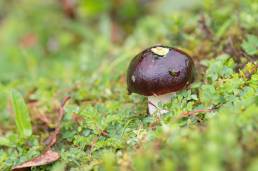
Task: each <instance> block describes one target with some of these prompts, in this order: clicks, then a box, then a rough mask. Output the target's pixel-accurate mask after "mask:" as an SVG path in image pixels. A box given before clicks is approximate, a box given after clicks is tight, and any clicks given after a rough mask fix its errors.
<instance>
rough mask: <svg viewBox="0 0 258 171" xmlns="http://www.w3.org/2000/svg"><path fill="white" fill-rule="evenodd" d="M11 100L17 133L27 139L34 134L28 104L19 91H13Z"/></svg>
mask: <svg viewBox="0 0 258 171" xmlns="http://www.w3.org/2000/svg"><path fill="white" fill-rule="evenodd" d="M11 100H12V107H13V111H14V112H15V123H16V128H17V131H18V133H19V135H20V137H21V138H27V137H29V136H31V134H32V126H31V119H30V115H29V112H28V108H27V106H26V103H25V101H24V99H23V97H22V95H21V94H20V93H19V92H18V91H17V90H12V91H11Z"/></svg>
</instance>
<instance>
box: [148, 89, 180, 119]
mask: <svg viewBox="0 0 258 171" xmlns="http://www.w3.org/2000/svg"><path fill="white" fill-rule="evenodd" d="M174 95H176V93H175V92H173V93H168V94H163V95H159V96H157V95H156V96H155V95H154V96H148V111H149V114H150V115H153V114H154V113H156V114H157V115H161V114H165V113H167V112H168V111H167V110H164V109H162V108H160V107H159V104H166V103H168V102H169V101H170V100H171V97H173V96H174Z"/></svg>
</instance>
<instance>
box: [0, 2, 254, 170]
mask: <svg viewBox="0 0 258 171" xmlns="http://www.w3.org/2000/svg"><path fill="white" fill-rule="evenodd" d="M58 2H60V1H52V0H45V1H34V0H21V1H20V2H19V3H15V2H12V1H1V0H0V112H1V114H0V123H1V124H0V170H3V171H5V170H10V169H11V168H12V167H13V166H14V165H17V164H19V163H22V162H24V161H27V160H29V159H31V158H33V157H35V156H38V155H39V154H40V153H42V152H43V151H44V149H45V147H44V146H45V145H44V141H45V140H46V139H47V137H48V136H49V134H50V133H51V132H49V131H50V130H51V129H53V128H54V127H55V126H56V123H55V121H56V115H57V108H58V107H59V101H61V100H62V99H63V98H64V97H65V96H71V100H70V101H69V104H67V105H66V106H65V112H66V114H65V117H64V120H63V122H62V125H61V133H60V135H59V137H58V140H57V143H56V145H55V146H54V147H53V148H54V150H55V151H57V152H59V153H60V154H61V159H60V160H59V161H57V162H55V163H53V164H50V165H47V166H41V167H35V168H32V170H34V171H39V170H45V171H48V170H52V171H62V170H164V171H166V170H167V171H173V170H193V171H195V170H205V171H206V170H250V171H252V170H253V171H254V170H258V165H257V155H256V154H257V153H258V149H257V146H258V143H257V138H258V134H257V129H258V127H257V123H258V115H257V113H258V103H257V101H258V99H257V94H258V71H257V61H255V60H256V56H257V36H256V35H255V31H256V29H255V28H257V22H256V21H257V9H258V8H257V7H258V6H257V2H254V1H252V0H241V1H237V0H234V1H230V2H228V1H217V0H205V1H199V0H195V1H191V2H189V1H185V0H182V1H178V2H177V3H175V2H172V1H169V0H164V1H155V2H154V1H153V2H149V3H145V1H136V0H133V1H131V0H126V1H103V0H98V2H95V1H77V5H76V8H75V10H76V12H77V13H76V14H77V17H76V19H73V20H72V19H70V18H67V17H65V15H64V14H63V12H64V11H63V10H62V6H60V4H59V3H58ZM171 4H172V5H171ZM175 4H177V5H175ZM202 14H203V15H202ZM202 16H204V17H205V23H202V22H200V18H201V17H202ZM203 24H205V26H206V27H207V28H208V29H209V30H208V31H207V29H205V26H204V25H203ZM207 32H210V34H211V37H207V34H208V33H207ZM114 33H115V34H114ZM116 36H118V38H117V37H116ZM117 39H118V40H117ZM153 44H167V45H170V46H175V47H179V48H181V49H185V50H187V51H188V53H189V54H191V55H192V56H193V59H194V61H195V64H196V69H197V72H196V74H197V77H196V79H195V82H194V83H193V84H191V86H190V87H189V88H187V89H185V90H183V91H181V92H178V93H177V94H176V96H174V97H172V98H171V101H170V102H169V103H168V104H165V105H163V107H164V108H166V109H167V110H168V111H169V113H168V114H166V115H163V116H161V117H158V116H149V115H147V113H146V106H147V101H146V98H145V97H142V96H139V95H136V94H133V95H130V96H129V95H128V94H127V89H126V81H125V74H126V70H127V66H128V64H129V61H130V60H131V59H132V58H133V57H134V55H136V54H137V53H138V52H139V51H141V50H143V49H144V48H146V47H148V46H151V45H153ZM12 89H18V90H21V91H22V94H23V96H22V95H21V94H20V93H18V92H17V91H13V92H12V94H11V100H12V105H11V104H10V103H9V99H8V97H9V96H8V95H9V94H8V93H9V92H10V90H12ZM26 104H27V105H26ZM10 109H13V111H12V110H10ZM196 111H199V112H196ZM187 112H188V113H189V116H183V117H182V114H185V113H187ZM13 113H15V114H16V115H15V116H14V118H13V115H12V114H13ZM29 113H30V115H29ZM39 114H41V115H45V116H46V117H47V118H48V119H49V120H50V122H51V123H48V124H47V125H46V124H45V123H43V122H42V120H40V119H38V118H39ZM14 121H15V122H14ZM15 123H16V125H17V126H16V127H17V128H16V127H15V126H14V125H15ZM32 127H33V135H31V134H32ZM16 130H17V131H16ZM24 138H26V139H24ZM25 140H26V141H25Z"/></svg>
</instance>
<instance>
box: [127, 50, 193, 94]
mask: <svg viewBox="0 0 258 171" xmlns="http://www.w3.org/2000/svg"><path fill="white" fill-rule="evenodd" d="M193 69H194V63H193V60H192V58H191V57H190V56H189V55H188V54H186V53H185V52H183V51H182V50H179V49H176V48H172V47H167V46H160V45H158V46H153V47H150V48H148V49H146V50H144V51H143V52H141V53H139V54H138V55H137V56H136V57H134V58H133V60H132V61H131V63H130V65H129V68H128V72H127V86H128V92H129V93H138V94H141V95H145V96H152V95H161V94H166V93H170V92H175V91H178V90H181V89H183V88H184V87H185V86H186V85H187V84H190V83H191V82H192V80H193Z"/></svg>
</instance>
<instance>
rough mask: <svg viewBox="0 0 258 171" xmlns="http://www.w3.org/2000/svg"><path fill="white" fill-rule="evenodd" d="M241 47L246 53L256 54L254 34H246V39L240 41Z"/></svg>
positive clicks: (257, 50) (257, 39)
mask: <svg viewBox="0 0 258 171" xmlns="http://www.w3.org/2000/svg"><path fill="white" fill-rule="evenodd" d="M242 48H243V49H244V50H245V52H246V53H247V54H248V55H257V54H258V38H257V37H256V36H254V35H247V40H246V41H244V42H243V43H242Z"/></svg>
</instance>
